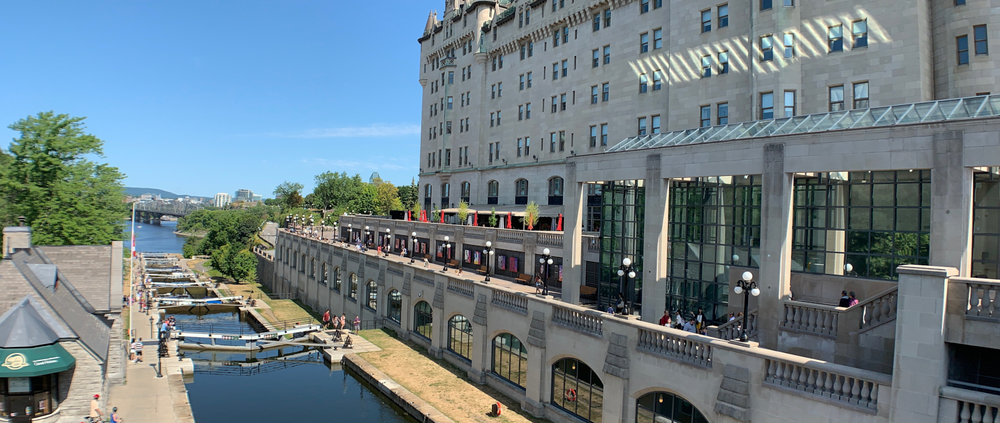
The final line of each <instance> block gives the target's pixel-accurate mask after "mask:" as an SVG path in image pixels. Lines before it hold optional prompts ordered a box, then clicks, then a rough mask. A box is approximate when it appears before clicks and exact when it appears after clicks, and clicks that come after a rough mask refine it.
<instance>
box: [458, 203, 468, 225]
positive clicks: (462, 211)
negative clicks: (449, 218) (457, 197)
mask: <svg viewBox="0 0 1000 423" xmlns="http://www.w3.org/2000/svg"><path fill="white" fill-rule="evenodd" d="M468 217H469V205H468V204H465V201H460V202H459V203H458V224H459V225H464V224H465V220H466V219H467V218H468Z"/></svg>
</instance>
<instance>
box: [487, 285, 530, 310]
mask: <svg viewBox="0 0 1000 423" xmlns="http://www.w3.org/2000/svg"><path fill="white" fill-rule="evenodd" d="M491 303H492V304H493V305H497V306H500V307H503V308H506V309H508V310H511V311H514V312H517V313H521V314H524V315H527V314H528V299H527V298H525V297H524V296H522V295H517V294H514V293H512V292H507V291H500V290H493V300H492V301H491Z"/></svg>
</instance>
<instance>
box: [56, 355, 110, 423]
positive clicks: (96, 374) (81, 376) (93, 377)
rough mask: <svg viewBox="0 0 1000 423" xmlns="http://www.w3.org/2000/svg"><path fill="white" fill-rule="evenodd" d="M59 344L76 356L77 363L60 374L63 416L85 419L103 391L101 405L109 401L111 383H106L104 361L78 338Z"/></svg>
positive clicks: (63, 419)
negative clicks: (95, 399) (92, 404)
mask: <svg viewBox="0 0 1000 423" xmlns="http://www.w3.org/2000/svg"><path fill="white" fill-rule="evenodd" d="M59 345H61V346H62V347H63V348H65V349H66V351H67V352H69V353H70V354H71V355H73V357H74V358H76V366H74V367H73V368H72V369H70V370H67V371H65V372H62V373H60V374H59V396H60V397H62V398H63V400H62V403H61V404H60V405H59V413H60V420H61V421H66V422H78V421H83V420H84V418H85V417H86V416H88V415H89V410H90V400H91V399H93V397H94V394H100V395H101V406H102V407H104V406H106V405H107V398H108V391H109V389H110V387H109V386H108V384H106V383H105V377H104V374H105V373H104V370H105V368H104V365H103V364H102V363H101V362H100V361H99V360H98V358H97V357H96V356H94V355H93V354H91V353H90V351H89V350H87V349H86V348H85V347H84V346H83V345H82V344H80V342H78V341H60V342H59Z"/></svg>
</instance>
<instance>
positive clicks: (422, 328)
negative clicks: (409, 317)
mask: <svg viewBox="0 0 1000 423" xmlns="http://www.w3.org/2000/svg"><path fill="white" fill-rule="evenodd" d="M433 326H434V312H433V311H431V305H430V304H428V303H427V301H421V302H419V303H417V305H415V306H413V331H414V332H416V333H417V335H420V336H421V337H423V338H427V340H430V339H431V330H432V329H433Z"/></svg>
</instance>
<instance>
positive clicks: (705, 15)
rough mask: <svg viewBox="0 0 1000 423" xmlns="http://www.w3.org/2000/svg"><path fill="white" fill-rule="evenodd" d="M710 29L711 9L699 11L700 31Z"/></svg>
mask: <svg viewBox="0 0 1000 423" xmlns="http://www.w3.org/2000/svg"><path fill="white" fill-rule="evenodd" d="M711 30H712V9H709V10H702V11H701V32H703V33H704V32H709V31H711Z"/></svg>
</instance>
